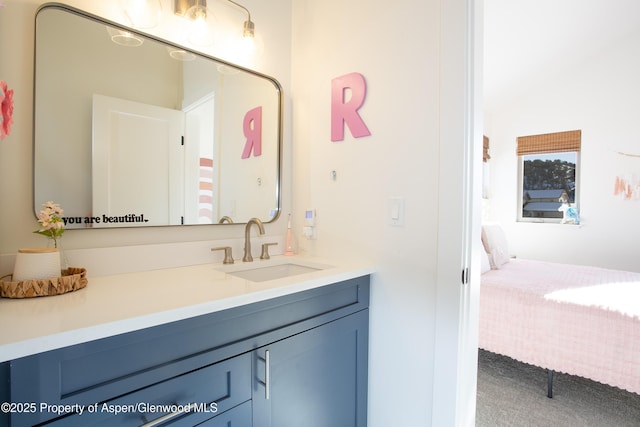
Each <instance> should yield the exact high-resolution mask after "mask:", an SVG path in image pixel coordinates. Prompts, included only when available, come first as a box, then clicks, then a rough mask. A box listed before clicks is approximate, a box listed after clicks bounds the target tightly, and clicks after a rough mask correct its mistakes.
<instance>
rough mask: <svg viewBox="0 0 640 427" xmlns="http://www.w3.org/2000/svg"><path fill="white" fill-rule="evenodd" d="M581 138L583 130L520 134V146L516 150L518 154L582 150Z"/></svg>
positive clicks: (518, 139)
mask: <svg viewBox="0 0 640 427" xmlns="http://www.w3.org/2000/svg"><path fill="white" fill-rule="evenodd" d="M581 140H582V131H581V130H571V131H566V132H554V133H545V134H541V135H529V136H519V137H518V138H517V141H518V146H517V150H516V151H517V154H518V156H526V155H528V154H543V153H562V152H566V151H580V142H581Z"/></svg>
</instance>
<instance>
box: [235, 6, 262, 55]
mask: <svg viewBox="0 0 640 427" xmlns="http://www.w3.org/2000/svg"><path fill="white" fill-rule="evenodd" d="M227 1H228V2H229V3H231V4H233V5H234V6H236V7H239V8H240V9H242V10H244V11H245V12H246V13H247V20H246V21H244V24H243V26H242V39H241V45H240V46H238V48H239V49H240V50H241V51H242V52H240V54H241V55H242V56H245V57H253V58H255V57H258V56H261V55H262V51H263V49H264V46H263V43H262V39H261V38H260V37H256V25H255V24H254V23H253V21H252V20H251V12H249V9H247V8H246V7H244V6H243V5H241V4H240V3H237V2H235V1H233V0H227Z"/></svg>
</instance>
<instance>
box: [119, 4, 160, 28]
mask: <svg viewBox="0 0 640 427" xmlns="http://www.w3.org/2000/svg"><path fill="white" fill-rule="evenodd" d="M120 4H121V5H122V9H123V10H124V13H125V15H126V17H127V19H128V20H129V22H130V25H131V26H132V27H133V28H153V27H155V26H157V25H158V23H159V22H160V17H161V16H162V3H161V2H160V0H120Z"/></svg>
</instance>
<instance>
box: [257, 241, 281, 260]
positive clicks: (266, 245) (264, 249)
mask: <svg viewBox="0 0 640 427" xmlns="http://www.w3.org/2000/svg"><path fill="white" fill-rule="evenodd" d="M277 244H278V242H273V243H263V244H262V254H261V255H260V259H269V258H271V257H270V256H269V246H274V245H277Z"/></svg>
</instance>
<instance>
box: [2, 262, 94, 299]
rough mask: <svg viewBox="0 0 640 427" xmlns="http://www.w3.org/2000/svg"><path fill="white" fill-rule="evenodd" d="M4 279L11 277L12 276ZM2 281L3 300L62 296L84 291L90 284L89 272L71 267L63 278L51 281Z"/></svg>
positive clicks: (63, 271)
mask: <svg viewBox="0 0 640 427" xmlns="http://www.w3.org/2000/svg"><path fill="white" fill-rule="evenodd" d="M4 277H11V275H8V276H4ZM4 277H3V278H2V279H4ZM2 279H0V297H3V298H33V297H45V296H51V295H61V294H66V293H67V292H73V291H77V290H78V289H82V288H84V287H85V286H87V283H88V282H89V280H87V270H86V269H85V268H78V267H69V268H68V269H66V270H62V276H60V277H51V278H49V279H34V280H23V281H21V282H5V281H4V280H2Z"/></svg>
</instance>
